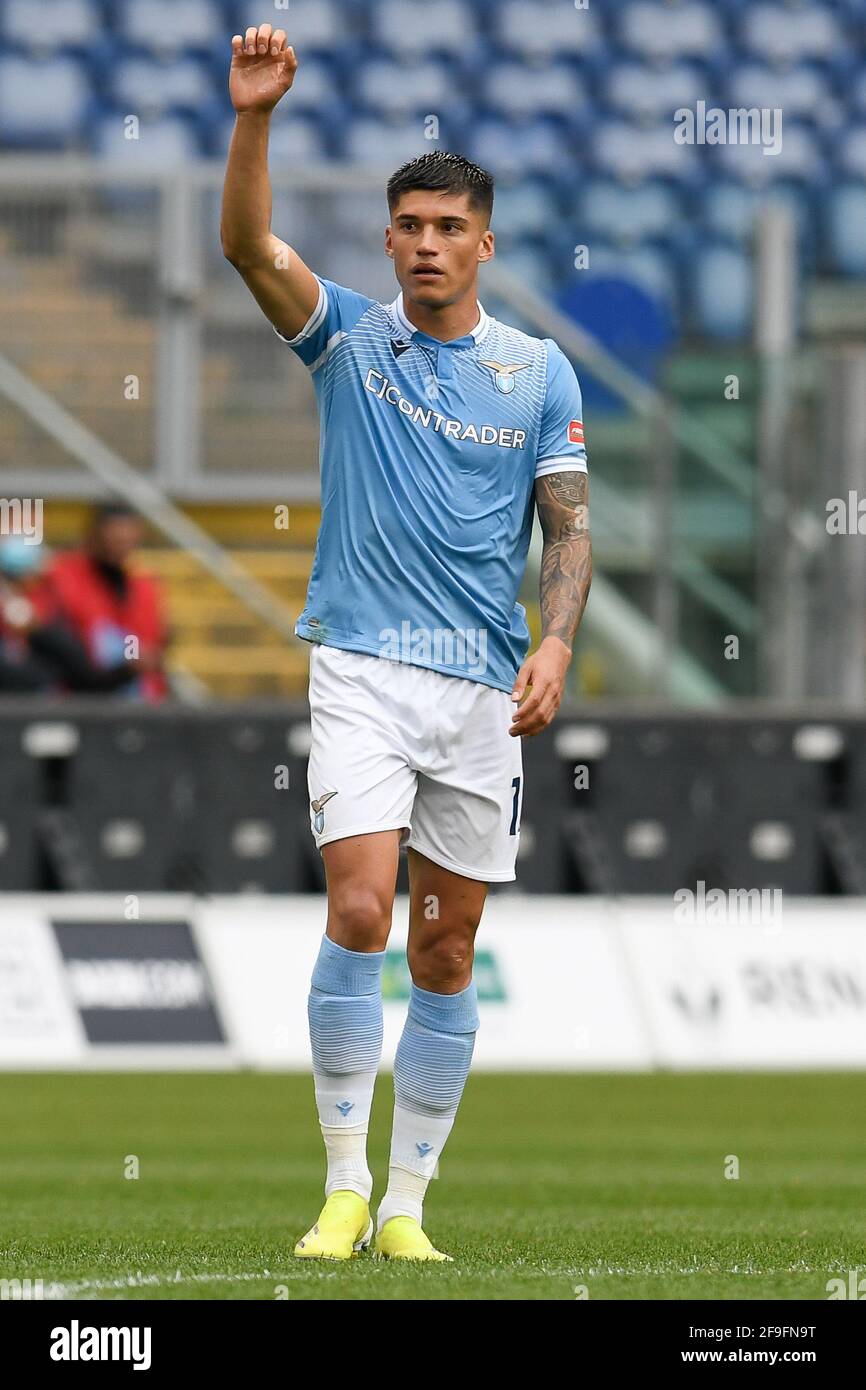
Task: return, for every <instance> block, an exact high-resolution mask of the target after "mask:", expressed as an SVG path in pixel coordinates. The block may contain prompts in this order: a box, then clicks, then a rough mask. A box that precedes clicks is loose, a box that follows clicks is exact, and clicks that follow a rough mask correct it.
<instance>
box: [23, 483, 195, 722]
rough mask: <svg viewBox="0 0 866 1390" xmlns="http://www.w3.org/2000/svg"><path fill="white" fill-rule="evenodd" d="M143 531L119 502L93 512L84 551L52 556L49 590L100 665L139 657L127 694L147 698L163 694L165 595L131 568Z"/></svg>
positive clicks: (59, 613) (55, 605)
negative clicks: (136, 674) (131, 561)
mask: <svg viewBox="0 0 866 1390" xmlns="http://www.w3.org/2000/svg"><path fill="white" fill-rule="evenodd" d="M142 536H143V525H142V522H141V519H140V517H139V516H138V514H137V513H136V512H135V511H134V510H133V509H132V508H131V507H128V506H126V505H125V504H124V503H121V502H111V503H105V504H102V505H101V506H99V507H97V509H96V511H95V512H94V514H93V518H92V520H91V523H90V526H89V528H88V531H87V535H86V537H85V540H84V544H83V546H82V547H81V549H80V550H71V551H67V552H66V553H64V554H61V555H58V556H56V557H55V559H54V560H53V561H52V562H51V564H50V565H49V567H48V572H47V574H46V588H47V591H48V594H49V595H50V600H51V604H52V606H53V608H54V611H55V612H56V614H57V616H58V617H59V618H60V619H61V620H62V621H63V622H65V623H66V625H67V626H68V627H70V628H71V629H72V630H73V632H75V633H77V635H78V636H79V638H80V639H81V641H82V642H83V644H84V646H85V648H86V649H87V652H88V654H89V656H90V659H91V661H92V662H93V664H94V665H95V666H98V667H102V668H106V667H114V666H116V665H117V663H118V662H119V661H121V660H123V659H124V658H126V659H127V660H131V659H134V660H137V661H138V663H139V664H140V670H141V674H140V675H139V676H138V677H137V679H136V680H134V681H132V682H130V684H129V685H128V686H127V687H126V688H125V690H124V692H123V693H124V694H125V695H127V696H131V697H132V698H137V699H141V700H150V701H156V700H161V699H163V698H164V697H165V695H166V694H167V692H168V684H167V681H166V678H165V674H164V672H163V669H162V661H163V656H164V653H165V649H166V646H167V644H168V631H167V626H166V620H165V616H164V602H163V595H162V591H161V589H160V586H159V584H158V583H157V581H156V580H155V579H153V578H152V577H151V576H149V575H145V574H139V573H138V572H137V571H135V570H133V569H131V568H130V560H131V557H132V555H133V552H134V551H135V550H137V549H138V547H139V546H140V544H141V540H142Z"/></svg>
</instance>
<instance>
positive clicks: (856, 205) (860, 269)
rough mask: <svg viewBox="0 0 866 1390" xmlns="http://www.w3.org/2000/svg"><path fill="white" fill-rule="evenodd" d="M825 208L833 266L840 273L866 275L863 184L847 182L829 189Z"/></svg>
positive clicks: (865, 210) (828, 252)
mask: <svg viewBox="0 0 866 1390" xmlns="http://www.w3.org/2000/svg"><path fill="white" fill-rule="evenodd" d="M824 209H825V227H826V232H825V237H826V248H827V255H828V258H829V261H830V264H831V266H832V269H833V270H835V271H836V272H838V273H841V274H842V275H859V276H866V187H864V185H863V184H862V183H848V184H844V185H843V186H842V187H841V188H834V189H832V190H831V191H830V192H829V193H828V195H827V199H826V202H825V204H824Z"/></svg>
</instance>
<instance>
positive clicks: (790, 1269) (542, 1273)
mask: <svg viewBox="0 0 866 1390" xmlns="http://www.w3.org/2000/svg"><path fill="white" fill-rule="evenodd" d="M373 1267H374V1262H372V1261H370V1262H369V1264H368V1262H366V1261H362V1262H360V1263H359V1262H356V1261H354V1260H353V1261H352V1263H351V1265H350V1269H351V1272H352V1273H360V1272H362V1271H364V1272H365V1273H366V1272H369V1270H371V1269H372V1268H373ZM375 1268H376V1269H377V1271H378V1270H380V1269H381V1265H380V1264H379V1262H375ZM848 1270H849V1266H848V1265H847V1264H846V1265H843V1264H841V1263H839V1262H838V1261H836V1262H833V1263H830V1264H827V1265H824V1266H822V1267H821V1268H820V1269H819V1268H817V1267H815V1266H813V1265H807V1264H805V1263H804V1262H802V1261H798V1262H797V1263H796V1264H794V1265H788V1266H786V1267H784V1268H780V1269H758V1268H756V1267H755V1266H754V1265H750V1264H746V1265H734V1266H733V1268H730V1269H714V1268H711V1267H707V1266H702V1265H661V1266H645V1265H642V1266H627V1265H604V1266H601V1265H596V1266H591V1267H590V1268H588V1269H582V1268H574V1267H569V1268H562V1267H553V1268H551V1267H545V1266H544V1265H541V1266H536V1267H532V1266H529V1267H527V1266H525V1265H524V1264H523V1262H522V1261H517V1262H516V1263H515V1264H512V1265H499V1266H497V1267H496V1268H494V1269H490V1270H478V1269H473V1270H471V1271H465V1272H466V1273H469V1274H471V1276H472V1278H475V1279H477V1278H482V1279H483V1278H491V1279H494V1278H497V1277H499V1276H501V1275H503V1274H506V1275H507V1274H517V1275H520V1276H521V1277H523V1278H526V1277H527V1276H529V1277H530V1278H535V1279H580V1278H588V1279H598V1278H602V1277H604V1276H605V1275H618V1276H625V1277H627V1278H634V1279H640V1278H648V1279H660V1278H668V1277H670V1276H671V1275H683V1274H689V1275H695V1274H703V1275H706V1276H710V1277H716V1278H717V1277H718V1276H719V1275H748V1276H757V1277H764V1278H772V1277H778V1276H779V1275H784V1274H828V1275H829V1274H834V1273H843V1274H844V1273H847V1272H848ZM449 1272H450V1273H452V1274H458V1275H460V1274H463V1273H464V1271H463V1270H461V1269H459V1268H458V1269H456V1270H452V1271H449ZM311 1275H313V1276H314V1277H315V1278H317V1279H336V1278H338V1277H339V1271H338V1270H336V1269H333V1270H330V1269H311V1268H310V1267H309V1263H307V1264H305V1265H304V1267H303V1268H300V1269H292V1270H290V1271H287V1272H284V1273H279V1274H274V1273H272V1272H271V1271H270V1270H268V1269H264V1270H259V1271H257V1272H256V1271H239V1272H238V1273H234V1274H233V1273H229V1272H228V1271H222V1270H213V1271H211V1272H209V1273H206V1274H205V1273H201V1274H181V1272H180V1270H177V1271H176V1272H175V1273H174V1274H142V1272H141V1271H140V1270H139V1271H138V1273H136V1274H127V1275H122V1276H116V1277H115V1278H113V1279H79V1280H75V1281H64V1282H60V1281H57V1280H52V1281H51V1282H50V1283H49V1284H47V1285H46V1286H45V1293H44V1298H45V1300H46V1301H47V1300H49V1299H65V1298H77V1297H78V1296H79V1295H81V1294H88V1293H107V1292H115V1293H117V1292H124V1291H126V1290H130V1289H151V1288H152V1289H167V1288H177V1287H178V1286H181V1285H184V1284H243V1283H266V1282H270V1283H273V1284H275V1285H276V1284H285V1283H289V1282H291V1281H292V1280H300V1279H309V1277H310V1276H311Z"/></svg>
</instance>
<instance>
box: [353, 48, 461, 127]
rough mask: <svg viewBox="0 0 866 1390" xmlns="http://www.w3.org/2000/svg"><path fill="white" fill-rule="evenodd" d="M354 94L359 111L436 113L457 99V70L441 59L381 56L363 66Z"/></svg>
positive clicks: (392, 114)
mask: <svg viewBox="0 0 866 1390" xmlns="http://www.w3.org/2000/svg"><path fill="white" fill-rule="evenodd" d="M354 97H355V109H356V110H357V111H359V112H368V113H372V114H374V115H379V116H402V115H406V114H407V113H410V112H419V113H424V114H426V113H428V112H430V113H434V114H435V113H438V112H441V111H444V110H445V109H446V108H447V107H450V106H451V105H452V104H453V103H454V100H455V94H454V74H453V72H451V71H449V68H448V66H447V64H446V63H443V62H441V61H438V62H437V61H432V60H428V61H426V62H416V61H413V60H412V59H411V58H409V57H407V58H405V59H404V60H403V61H401V62H395V61H394V60H393V59H391V58H380V59H378V60H374V61H372V62H369V63H365V64H364V66H363V67H362V68H361V70H360V72H359V74H358V78H357V82H356V84H355V90H354Z"/></svg>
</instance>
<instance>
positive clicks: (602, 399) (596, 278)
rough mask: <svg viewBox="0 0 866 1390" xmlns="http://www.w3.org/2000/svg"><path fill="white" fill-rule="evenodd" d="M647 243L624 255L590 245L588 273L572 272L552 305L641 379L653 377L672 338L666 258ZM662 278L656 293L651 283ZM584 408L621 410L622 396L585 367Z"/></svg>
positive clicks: (668, 264) (609, 410) (668, 266)
mask: <svg viewBox="0 0 866 1390" xmlns="http://www.w3.org/2000/svg"><path fill="white" fill-rule="evenodd" d="M652 256H653V253H652V251H651V249H650V248H649V247H647V248H643V247H641V248H638V249H637V250H635V251H632V252H627V253H623V252H622V251H621V250H616V251H613V250H611V249H609V248H605V247H603V246H601V247H596V246H593V247H592V249H591V260H590V270H589V272H586V271H581V272H578V273H575V274H574V275H573V276H572V278H571V280H570V282H569V283H567V284H566V285H564V286H563V287H562V288H561V289H560V291H559V294H558V296H557V299H556V303H557V306H558V307H559V308H560V309H561V310H562V312H563V313H565V314H568V315H569V317H571V318H573V319H574V321H575V322H576V323H577V324H579V325H580V327H582V328H584V329H585V330H587V331H588V332H589V333H591V334H592V336H593V337H594V338H595V339H596V340H597V341H598V342H599V343H601V345H602V346H603V347H605V348H607V349H608V351H609V352H611V353H612V354H613V355H614V356H616V357H617V358H618V359H619V360H620V362H622V363H623V365H625V366H627V367H629V368H630V369H631V371H633V372H634V373H635V374H636V375H637V376H639V377H641V378H642V379H643V380H644V381H650V382H651V381H654V380H655V379H656V378H657V376H658V373H659V369H660V364H661V362H662V361H663V360H664V355H665V353H666V352H668V351H669V349H670V346H671V343H672V341H673V338H674V318H673V308H672V304H671V300H672V298H673V293H674V291H673V286H672V284H671V283H670V282H671V281H672V278H673V271H672V268H671V264H670V260H669V259H668V258H667V257H665V256H663V255H660V254H659V253H656V254H655V258H654V261H655V264H654V266H653V265H652V264H651V263H650V261H651V258H652ZM653 275H654V276H655V277H656V278H657V279H663V278H666V279H667V281H668V283H667V284H664V285H663V286H662V288H661V291H660V292H658V291H657V290H656V288H655V284H654V283H653V282H652V278H651V277H653ZM580 381H581V389H582V391H583V401H584V407H585V408H586V409H587V410H588V411H590V412H595V413H599V412H602V411H604V412H608V413H611V414H615V413H622V411H623V409H624V407H623V403H622V399H621V398H620V397H619V396H616V395H614V394H613V392H611V391H609V390H608V389H607V388H606V387H605V386H602V384H601V383H600V382H599V381H597V380H596V379H595V378H594V377H593V376H592V374H591V373H590V372H589V371H588V370H587V369H586V368H584V369H583V371H582V372H581V378H580Z"/></svg>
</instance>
